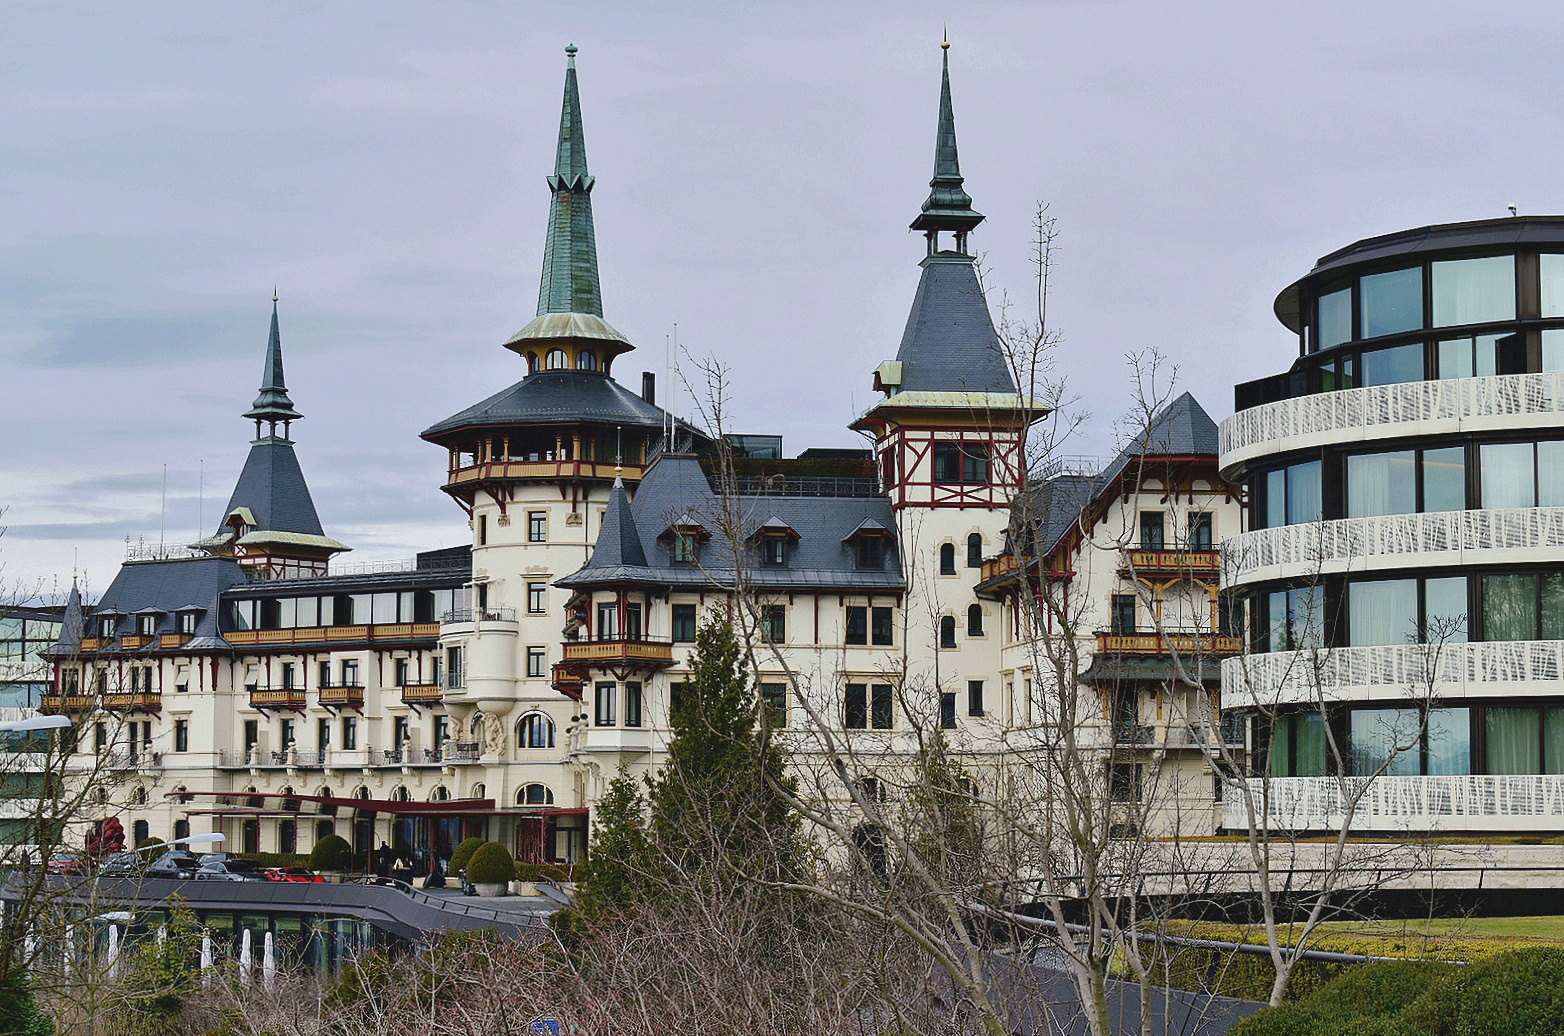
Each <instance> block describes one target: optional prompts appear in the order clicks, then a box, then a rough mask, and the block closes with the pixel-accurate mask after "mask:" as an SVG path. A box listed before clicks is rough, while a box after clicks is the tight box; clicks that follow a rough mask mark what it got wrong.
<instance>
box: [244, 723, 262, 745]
mask: <svg viewBox="0 0 1564 1036" xmlns="http://www.w3.org/2000/svg"><path fill="white" fill-rule="evenodd" d="M260 740H261V723H260V721H259V720H254V719H247V720H245V721H244V750H245V751H246V752H248V751H249V750H250V749H252V748H254V747H255V746H256V744H258V743H259V742H260Z"/></svg>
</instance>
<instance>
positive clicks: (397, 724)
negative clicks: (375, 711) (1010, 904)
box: [391, 716, 413, 748]
mask: <svg viewBox="0 0 1564 1036" xmlns="http://www.w3.org/2000/svg"><path fill="white" fill-rule="evenodd" d="M412 736H413V735H412V728H411V726H410V725H409V724H408V722H407V717H406V716H397V717H396V718H395V719H393V720H392V721H391V743H392V745H393V746H394V747H396V748H401V747H402V746H403V745H405V744H406V743H407V742H408V741H410V740H412Z"/></svg>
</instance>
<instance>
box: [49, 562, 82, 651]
mask: <svg viewBox="0 0 1564 1036" xmlns="http://www.w3.org/2000/svg"><path fill="white" fill-rule="evenodd" d="M81 633H82V612H81V589H80V588H79V587H78V586H77V585H76V580H75V579H74V578H73V579H72V580H71V593H70V596H69V597H67V598H66V599H65V614H64V615H63V616H61V617H60V635H59V637H58V638H57V639H56V640H55V642H54V647H53V649H52V652H53V653H54V654H56V655H72V654H75V653H76V652H77V651H78V650H80V648H81Z"/></svg>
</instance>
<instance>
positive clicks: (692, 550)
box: [673, 531, 697, 565]
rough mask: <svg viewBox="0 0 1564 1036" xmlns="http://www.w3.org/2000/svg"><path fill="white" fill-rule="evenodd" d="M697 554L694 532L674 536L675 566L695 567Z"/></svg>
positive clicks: (682, 532)
mask: <svg viewBox="0 0 1564 1036" xmlns="http://www.w3.org/2000/svg"><path fill="white" fill-rule="evenodd" d="M696 553H697V547H696V539H695V533H694V532H685V531H681V532H676V533H674V534H673V560H674V563H675V564H682V565H693V564H695V557H696Z"/></svg>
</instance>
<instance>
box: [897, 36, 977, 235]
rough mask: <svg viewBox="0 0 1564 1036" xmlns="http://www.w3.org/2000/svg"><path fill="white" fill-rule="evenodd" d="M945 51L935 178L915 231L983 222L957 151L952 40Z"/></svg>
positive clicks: (969, 226)
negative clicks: (951, 56)
mask: <svg viewBox="0 0 1564 1036" xmlns="http://www.w3.org/2000/svg"><path fill="white" fill-rule="evenodd" d="M940 46H941V47H942V48H943V50H944V56H943V68H942V71H941V74H940V92H939V127H938V129H937V130H936V131H935V136H934V178H933V179H932V180H930V181H929V197H928V199H927V200H926V201H924V203H923V211H922V212H920V213H919V214H918V218H917V219H915V220H913V221H912V229H913V230H960V231H966V230H971V229H972V228H973V227H975V226H977V225H978V224H979V223H981V222H983V214H982V213H981V212H978V211H976V210H975V209H973V208H972V196H971V195H969V194H968V193H967V192H966V190H965V189H964V188H963V186H962V184H963V180H962V176H961V160H960V158H959V157H958V156H957V153H956V113H955V109H954V107H953V106H952V105H951V102H950V42H949V41H948V40H947V41H945V42H943V43H941V44H940Z"/></svg>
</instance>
